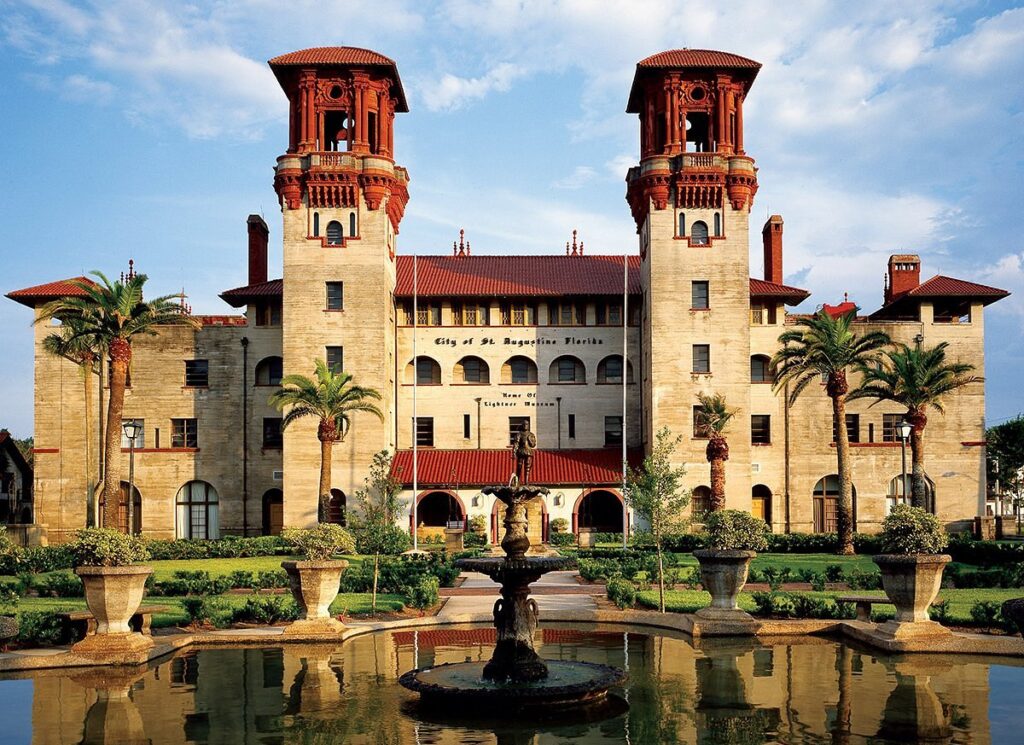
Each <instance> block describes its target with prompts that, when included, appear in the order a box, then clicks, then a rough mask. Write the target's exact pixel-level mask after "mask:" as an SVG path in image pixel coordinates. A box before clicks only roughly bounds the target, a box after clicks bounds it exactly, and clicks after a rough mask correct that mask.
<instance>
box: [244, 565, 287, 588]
mask: <svg viewBox="0 0 1024 745" xmlns="http://www.w3.org/2000/svg"><path fill="white" fill-rule="evenodd" d="M287 586H288V573H287V572H285V570H284V569H267V570H265V571H262V572H257V574H256V576H255V577H254V578H253V581H252V589H254V590H272V589H275V588H278V587H287Z"/></svg>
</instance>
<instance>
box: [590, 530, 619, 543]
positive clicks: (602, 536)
mask: <svg viewBox="0 0 1024 745" xmlns="http://www.w3.org/2000/svg"><path fill="white" fill-rule="evenodd" d="M593 538H594V543H617V544H619V545H621V544H622V533H594V536H593Z"/></svg>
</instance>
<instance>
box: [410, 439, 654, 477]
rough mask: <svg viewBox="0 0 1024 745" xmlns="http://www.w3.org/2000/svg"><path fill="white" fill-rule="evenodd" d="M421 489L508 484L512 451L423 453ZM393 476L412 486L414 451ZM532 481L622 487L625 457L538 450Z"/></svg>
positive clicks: (633, 454)
mask: <svg viewBox="0 0 1024 745" xmlns="http://www.w3.org/2000/svg"><path fill="white" fill-rule="evenodd" d="M628 458H629V464H630V466H631V467H633V468H636V467H639V465H640V464H641V463H642V462H643V450H642V449H640V448H631V449H630V450H629V455H628ZM417 460H418V479H417V480H418V483H419V485H420V486H453V485H454V484H453V482H456V483H457V484H458V485H459V486H486V485H487V484H504V483H507V482H508V479H509V476H510V475H511V474H512V472H513V471H515V460H514V457H513V455H512V450H511V449H509V448H503V449H501V450H434V449H421V450H420V451H419V453H418V455H417ZM391 472H392V473H393V474H394V475H395V476H396V477H397V478H398V479H399V480H400V481H401V482H402V483H403V484H405V485H410V484H412V451H411V450H399V451H398V452H396V453H395V457H394V458H393V459H392V462H391ZM530 481H531V482H532V483H534V484H546V485H550V486H558V485H567V484H578V485H580V486H588V485H589V486H596V485H612V484H621V483H622V451H621V450H619V449H618V448H603V449H598V450H538V451H537V452H536V455H535V456H534V459H533V470H532V471H531V472H530Z"/></svg>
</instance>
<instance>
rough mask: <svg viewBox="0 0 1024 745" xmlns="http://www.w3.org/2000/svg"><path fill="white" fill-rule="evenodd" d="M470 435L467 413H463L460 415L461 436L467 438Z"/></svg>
mask: <svg viewBox="0 0 1024 745" xmlns="http://www.w3.org/2000/svg"><path fill="white" fill-rule="evenodd" d="M471 435H472V432H470V421H469V414H463V415H462V436H463V438H465V439H467V440H468V439H469V438H470V436H471Z"/></svg>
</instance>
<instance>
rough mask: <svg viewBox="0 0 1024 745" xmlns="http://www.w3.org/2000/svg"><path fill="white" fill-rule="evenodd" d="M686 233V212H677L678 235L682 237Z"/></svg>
mask: <svg viewBox="0 0 1024 745" xmlns="http://www.w3.org/2000/svg"><path fill="white" fill-rule="evenodd" d="M684 235H686V213H685V212H680V213H679V237H680V238H682V237H683V236H684Z"/></svg>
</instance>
